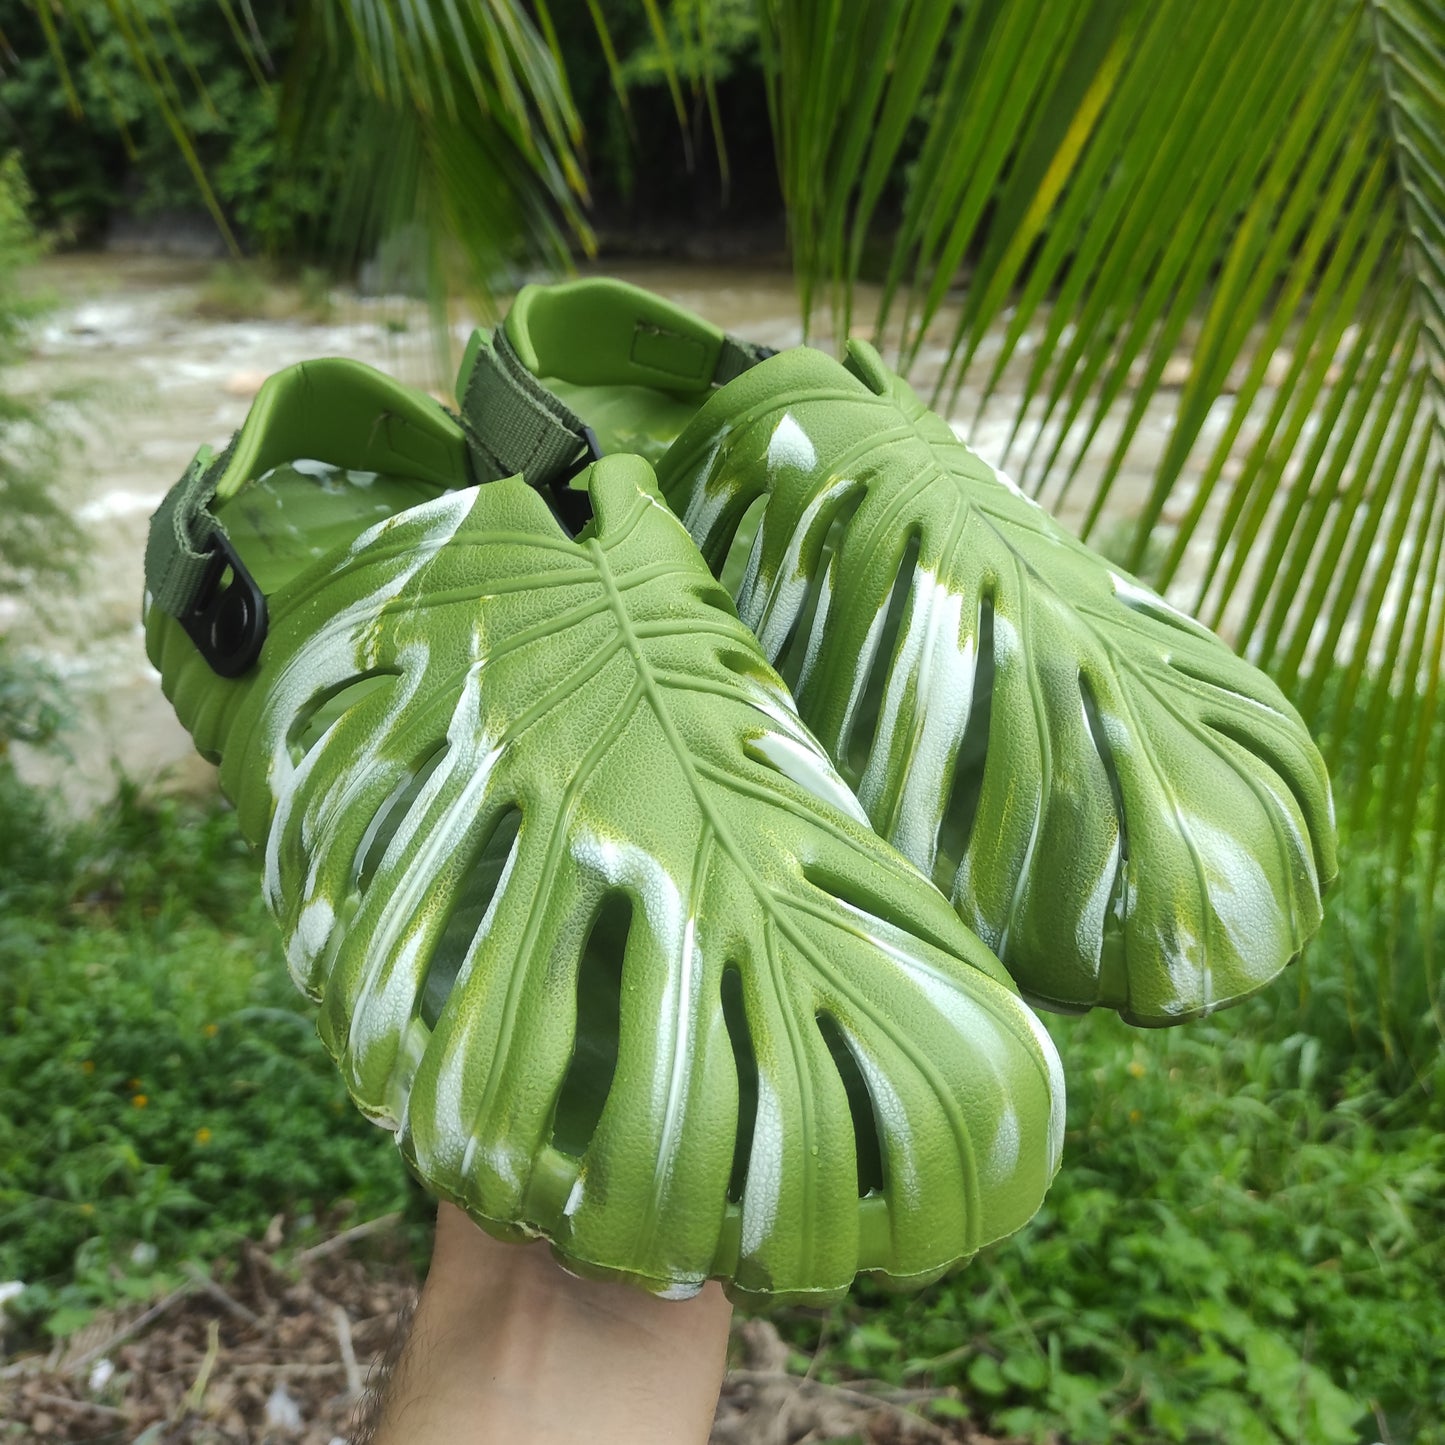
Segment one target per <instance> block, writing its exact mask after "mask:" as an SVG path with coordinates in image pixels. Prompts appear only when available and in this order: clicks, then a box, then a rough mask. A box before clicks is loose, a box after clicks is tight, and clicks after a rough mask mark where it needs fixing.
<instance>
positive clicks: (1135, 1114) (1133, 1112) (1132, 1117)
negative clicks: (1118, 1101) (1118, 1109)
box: [1129, 1109, 1144, 1124]
mask: <svg viewBox="0 0 1445 1445" xmlns="http://www.w3.org/2000/svg"><path fill="white" fill-rule="evenodd" d="M1143 1117H1144V1116H1143V1115H1142V1114H1141V1113H1140V1112H1139V1111H1138V1110H1137V1109H1130V1110H1129V1122H1130V1123H1131V1124H1137V1123H1138V1122H1139V1120H1140V1119H1142V1118H1143Z"/></svg>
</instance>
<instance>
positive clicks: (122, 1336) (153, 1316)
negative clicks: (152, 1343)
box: [65, 1280, 196, 1375]
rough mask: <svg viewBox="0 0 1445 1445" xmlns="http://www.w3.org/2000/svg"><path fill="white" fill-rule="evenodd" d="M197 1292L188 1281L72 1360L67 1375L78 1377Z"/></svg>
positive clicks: (190, 1281)
mask: <svg viewBox="0 0 1445 1445" xmlns="http://www.w3.org/2000/svg"><path fill="white" fill-rule="evenodd" d="M195 1292H196V1285H195V1281H194V1280H187V1281H186V1282H185V1284H183V1285H180V1286H178V1287H177V1288H176V1289H173V1290H172V1291H171V1292H170V1293H169V1294H168V1295H166V1296H165V1298H164V1299H161V1300H158V1301H157V1302H156V1303H155V1304H153V1305H152V1306H151V1307H150V1308H149V1309H148V1310H145V1311H143V1312H142V1313H141V1314H138V1315H137V1316H136V1317H135V1318H134V1319H133V1320H132V1321H131V1322H130V1323H129V1324H128V1325H123V1326H122V1327H121V1328H120V1329H118V1330H117V1331H116V1332H115V1333H114V1334H113V1335H111V1336H110V1337H109V1339H106V1340H103V1341H102V1342H101V1343H100V1344H98V1345H96V1346H94V1347H93V1348H92V1349H89V1350H87V1351H86V1352H85V1353H84V1354H83V1355H80V1356H79V1357H78V1358H76V1359H74V1360H72V1361H71V1362H70V1363H69V1364H68V1365H67V1366H66V1367H65V1373H66V1374H67V1375H78V1374H79V1373H80V1372H81V1371H82V1370H83V1369H84V1368H85V1367H86V1366H87V1365H93V1364H94V1363H95V1362H96V1361H97V1360H98V1359H100V1357H101V1356H102V1355H108V1354H109V1353H110V1352H111V1351H112V1350H113V1349H114V1348H115V1347H116V1346H117V1345H119V1344H123V1343H124V1342H125V1341H126V1340H128V1339H130V1337H131V1336H132V1335H134V1334H137V1333H138V1332H139V1331H141V1330H143V1329H144V1328H145V1327H146V1326H147V1325H148V1324H150V1322H151V1321H152V1320H158V1319H159V1318H160V1317H161V1316H162V1315H163V1314H165V1312H166V1311H167V1310H168V1309H170V1307H171V1306H172V1305H174V1304H177V1303H179V1302H180V1301H181V1300H183V1299H185V1298H186V1296H187V1295H191V1294H194V1293H195Z"/></svg>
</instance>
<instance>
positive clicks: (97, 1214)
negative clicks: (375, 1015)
mask: <svg viewBox="0 0 1445 1445" xmlns="http://www.w3.org/2000/svg"><path fill="white" fill-rule="evenodd" d="M0 816H3V817H4V819H5V827H4V828H3V830H0V1280H9V1279H20V1280H23V1281H25V1282H26V1283H27V1284H28V1285H30V1286H31V1288H30V1289H28V1290H27V1292H26V1293H25V1294H24V1295H23V1296H21V1297H20V1300H19V1302H18V1303H19V1309H20V1312H21V1313H22V1315H23V1316H24V1318H25V1320H26V1321H28V1323H29V1324H30V1326H31V1327H32V1328H33V1327H38V1326H40V1325H44V1326H46V1327H48V1328H49V1330H50V1331H51V1332H52V1333H64V1332H66V1331H67V1330H69V1329H71V1328H74V1327H76V1326H77V1325H79V1324H80V1323H82V1322H83V1321H84V1319H85V1318H86V1317H87V1314H88V1312H89V1311H90V1310H91V1309H93V1308H94V1307H96V1306H98V1305H104V1304H108V1303H111V1302H112V1301H113V1300H115V1299H116V1298H117V1297H125V1296H127V1295H139V1296H144V1295H147V1294H149V1293H152V1292H154V1290H155V1289H157V1288H161V1287H164V1285H165V1284H166V1283H167V1282H168V1278H169V1276H168V1274H167V1271H169V1270H171V1269H173V1268H174V1267H175V1266H176V1265H177V1264H179V1263H180V1262H181V1261H183V1260H185V1259H187V1258H192V1257H194V1258H208V1257H210V1256H213V1255H217V1254H221V1253H224V1252H225V1251H226V1250H227V1249H228V1248H229V1246H231V1245H232V1244H233V1243H234V1241H235V1240H236V1238H237V1237H238V1236H241V1235H248V1234H249V1235H253V1236H254V1235H257V1234H259V1233H260V1232H261V1231H262V1230H263V1229H264V1228H265V1226H266V1224H267V1221H268V1220H269V1219H270V1218H271V1217H272V1216H273V1215H274V1214H277V1213H283V1214H285V1215H286V1216H287V1218H288V1220H290V1221H292V1222H294V1221H296V1220H298V1219H301V1220H304V1219H306V1218H307V1217H311V1218H314V1219H316V1220H318V1221H319V1222H326V1221H336V1220H337V1219H339V1218H340V1217H343V1216H344V1215H346V1214H347V1213H353V1214H355V1215H356V1216H357V1217H367V1216H369V1215H372V1214H377V1213H381V1212H383V1211H386V1210H389V1209H395V1208H399V1207H402V1206H403V1205H404V1204H405V1203H406V1200H407V1196H408V1185H407V1183H406V1179H405V1172H404V1170H403V1167H402V1165H401V1163H400V1160H399V1158H398V1157H397V1154H396V1151H395V1149H394V1148H393V1147H392V1144H391V1141H390V1136H388V1135H387V1134H385V1133H384V1132H383V1131H381V1130H379V1129H377V1128H376V1127H375V1126H374V1125H371V1124H369V1123H367V1122H366V1121H365V1120H364V1119H362V1118H361V1117H360V1115H358V1114H357V1113H356V1111H355V1110H354V1109H352V1108H351V1106H350V1104H349V1103H348V1101H347V1098H346V1093H345V1089H344V1088H343V1086H342V1083H341V1080H340V1078H339V1076H338V1075H337V1073H336V1070H335V1069H334V1068H333V1066H332V1064H331V1062H330V1060H329V1059H328V1058H327V1057H326V1055H325V1052H324V1050H323V1049H322V1046H321V1043H320V1041H319V1040H318V1039H317V1037H316V1035H315V1030H314V1027H313V1024H312V1022H311V1018H310V1010H309V1006H308V1005H306V1003H305V1001H304V1000H303V999H302V998H301V997H300V995H299V994H297V992H296V990H295V989H294V987H293V986H292V984H291V982H290V979H289V977H288V976H287V973H286V969H285V966H284V963H283V961H282V959H281V957H280V951H279V947H278V944H277V941H276V935H275V929H274V927H273V925H272V924H271V922H270V920H269V918H267V917H266V915H265V911H264V909H263V907H262V906H261V903H260V898H259V889H258V887H257V880H256V874H255V868H254V866H253V864H252V861H251V860H250V859H249V858H248V857H247V856H246V850H245V848H244V845H243V844H242V843H241V842H240V840H239V838H238V836H237V833H236V828H235V824H234V820H233V819H232V818H231V817H229V816H228V815H226V814H225V813H223V812H221V811H220V810H218V809H215V808H211V809H196V808H189V807H186V806H183V805H181V804H178V803H169V802H167V803H161V804H157V805H144V804H142V803H141V802H140V801H139V800H138V799H137V798H136V797H135V795H134V794H133V793H132V792H130V791H129V790H125V791H123V792H122V793H121V795H120V797H119V799H118V800H117V802H116V803H115V805H114V806H113V807H112V809H111V810H110V811H109V812H108V813H107V814H106V815H105V816H104V817H103V818H102V819H100V820H99V822H98V823H97V824H96V825H94V826H91V827H86V828H64V827H59V826H57V825H56V824H55V822H54V821H53V819H52V818H51V817H50V816H49V815H48V810H47V808H46V805H45V802H44V800H42V799H40V798H39V797H37V796H36V795H35V794H33V793H31V792H30V791H28V790H27V789H24V788H23V787H21V786H19V785H18V784H17V783H16V781H15V779H14V776H13V774H12V773H11V772H10V771H9V770H8V768H7V767H6V766H5V764H4V762H3V759H0ZM11 1343H12V1344H13V1343H14V1341H13V1340H12V1341H11Z"/></svg>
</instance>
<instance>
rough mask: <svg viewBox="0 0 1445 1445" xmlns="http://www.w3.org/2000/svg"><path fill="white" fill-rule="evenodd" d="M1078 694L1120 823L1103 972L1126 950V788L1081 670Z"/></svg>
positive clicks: (1103, 946) (1102, 947) (1107, 905)
mask: <svg viewBox="0 0 1445 1445" xmlns="http://www.w3.org/2000/svg"><path fill="white" fill-rule="evenodd" d="M1079 696H1080V698H1081V699H1082V700H1083V705H1084V722H1085V724H1086V725H1087V726H1088V729H1089V736H1090V737H1091V738H1092V739H1093V741H1094V751H1095V752H1096V753H1098V755H1099V761H1100V763H1102V764H1103V767H1104V776H1105V777H1106V778H1107V779H1108V780H1109V795H1110V797H1112V798H1113V800H1114V817H1115V819H1116V820H1117V821H1118V824H1119V860H1118V862H1117V864H1116V865H1115V867H1114V878H1113V881H1112V882H1111V883H1110V884H1109V898H1108V901H1107V902H1106V903H1105V905H1104V929H1103V938H1102V940H1101V942H1100V969H1101V971H1102V970H1103V969H1104V968H1106V967H1108V966H1109V965H1110V964H1112V963H1118V964H1120V965H1122V960H1123V949H1124V878H1125V870H1126V869H1127V868H1128V866H1129V826H1128V820H1127V818H1126V816H1125V813H1124V788H1123V785H1122V784H1121V783H1120V781H1119V768H1118V764H1117V763H1116V762H1115V761H1114V750H1113V748H1111V747H1110V746H1109V735H1108V733H1107V732H1106V731H1105V728H1104V718H1103V714H1102V713H1100V711H1099V700H1098V699H1097V698H1096V697H1095V696H1094V689H1093V686H1092V685H1091V684H1090V682H1089V679H1088V678H1087V677H1085V676H1084V674H1083V673H1082V672H1081V673H1080V674H1079Z"/></svg>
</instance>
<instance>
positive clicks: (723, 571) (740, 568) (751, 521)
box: [713, 491, 768, 597]
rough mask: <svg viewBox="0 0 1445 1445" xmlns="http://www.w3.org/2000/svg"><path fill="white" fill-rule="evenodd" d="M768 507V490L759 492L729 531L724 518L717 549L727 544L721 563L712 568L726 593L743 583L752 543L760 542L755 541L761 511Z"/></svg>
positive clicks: (735, 591)
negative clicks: (719, 565) (729, 531)
mask: <svg viewBox="0 0 1445 1445" xmlns="http://www.w3.org/2000/svg"><path fill="white" fill-rule="evenodd" d="M767 510H768V493H767V492H766V491H763V492H759V493H758V495H757V496H756V497H754V498H753V499H752V501H751V502H749V503H748V505H747V506H746V507H745V508H744V509H743V511H742V512H741V513H740V515H739V516H738V521H737V526H736V527H735V528H734V529H733V531H732V533H731V535H729V533H728V528H727V523H726V522H723V523H722V524H721V526H720V527H719V535H718V538H717V543H716V545H717V547H718V548H719V549H720V550H721V549H723V548H726V551H725V552H724V555H723V562H722V566H721V567H715V568H714V569H713V570H714V571H715V572H716V573H717V579H718V581H719V582H721V583H722V585H723V586H724V587H725V588H726V589H727V593H728V596H729V597H736V596H737V595H738V588H740V587H741V586H742V585H743V577H744V576H745V575H746V573H747V570H748V559H749V557H751V555H752V552H753V549H754V547H755V546H761V545H762V544H761V543H760V542H759V541H758V533H759V532H760V531H761V530H762V526H763V515H764V513H765V512H766V511H767Z"/></svg>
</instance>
